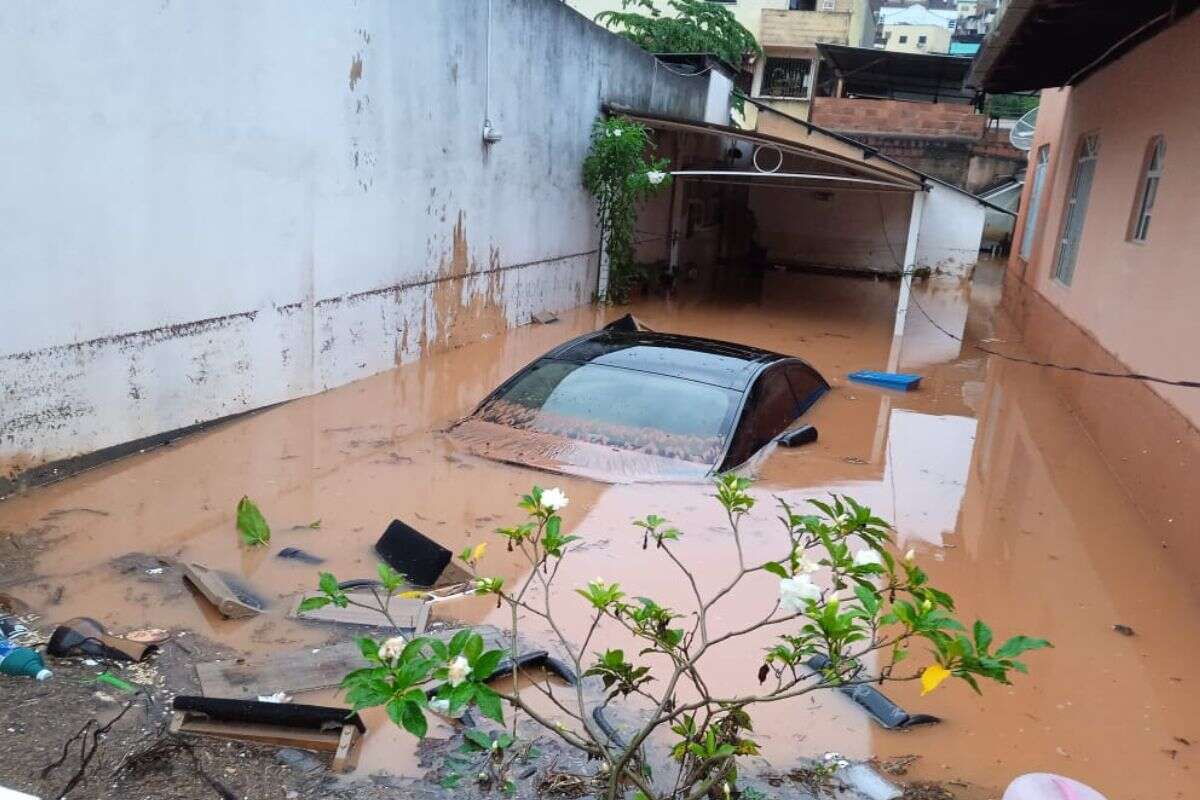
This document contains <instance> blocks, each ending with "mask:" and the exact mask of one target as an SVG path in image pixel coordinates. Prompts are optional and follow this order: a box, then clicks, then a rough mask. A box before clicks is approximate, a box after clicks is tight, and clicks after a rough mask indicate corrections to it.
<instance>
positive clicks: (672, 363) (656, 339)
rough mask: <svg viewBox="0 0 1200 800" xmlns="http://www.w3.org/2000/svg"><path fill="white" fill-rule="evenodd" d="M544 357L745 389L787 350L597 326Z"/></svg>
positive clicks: (781, 358) (783, 357)
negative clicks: (599, 328) (591, 331)
mask: <svg viewBox="0 0 1200 800" xmlns="http://www.w3.org/2000/svg"><path fill="white" fill-rule="evenodd" d="M544 357H545V358H552V359H555V360H558V361H569V362H572V363H576V364H600V365H603V366H607V367H620V368H622V369H630V370H637V371H640V372H650V373H654V374H656V375H666V376H669V377H672V378H682V379H685V380H691V381H699V382H701V383H708V384H712V385H714V386H720V387H723V388H726V389H734V390H736V391H739V392H744V391H745V390H746V389H747V388H748V387H749V386H750V384H751V383H752V382H753V381H754V378H755V376H757V375H758V373H759V372H760V371H762V369H763V367H765V366H767V365H768V364H771V363H774V362H776V361H781V360H783V359H789V358H790V357H789V356H785V355H781V354H780V353H773V352H771V351H770V350H761V349H759V348H757V347H748V346H746V345H741V344H734V343H732V342H721V341H717V340H715V339H704V338H701V337H699V336H682V335H679V334H673V333H659V332H657V331H623V330H612V329H601V330H598V331H595V332H593V333H589V334H586V335H584V336H581V337H579V338H577V339H573V340H571V341H569V342H567V343H566V344H563V345H561V346H559V347H557V348H555V349H554V350H551V351H550V352H549V353H547V354H546V355H545V356H544Z"/></svg>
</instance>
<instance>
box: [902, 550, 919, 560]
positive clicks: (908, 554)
mask: <svg viewBox="0 0 1200 800" xmlns="http://www.w3.org/2000/svg"><path fill="white" fill-rule="evenodd" d="M916 557H917V551H916V550H913V549H912V548H911V547H910V548H908V552H906V553H905V554H904V560H905V561H908V562H910V563H911V562H912V560H913V559H915V558H916Z"/></svg>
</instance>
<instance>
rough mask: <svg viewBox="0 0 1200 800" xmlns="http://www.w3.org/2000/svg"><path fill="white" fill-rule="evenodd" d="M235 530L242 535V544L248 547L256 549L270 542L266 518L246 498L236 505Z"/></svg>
mask: <svg viewBox="0 0 1200 800" xmlns="http://www.w3.org/2000/svg"><path fill="white" fill-rule="evenodd" d="M237 529H238V533H240V534H241V535H242V542H243V543H245V544H246V545H248V546H250V547H258V546H260V545H265V544H266V543H267V542H269V541H271V526H269V525H267V520H266V518H265V517H263V515H262V512H261V511H259V510H258V506H256V505H255V504H254V501H253V500H251V499H250V498H249V497H246V496H243V497H242V499H241V500H239V501H238V504H237Z"/></svg>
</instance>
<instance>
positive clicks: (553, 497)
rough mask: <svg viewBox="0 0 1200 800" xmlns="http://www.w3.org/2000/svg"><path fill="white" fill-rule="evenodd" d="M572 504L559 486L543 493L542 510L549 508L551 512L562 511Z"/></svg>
mask: <svg viewBox="0 0 1200 800" xmlns="http://www.w3.org/2000/svg"><path fill="white" fill-rule="evenodd" d="M570 502H571V501H570V500H569V499H567V495H566V494H565V493H564V492H563V490H562V489H559V488H558V487H557V486H555V487H554V488H553V489H547V490H546V491H544V492H542V508H547V509H549V510H551V511H561V510H562V509H564V508H566V507H567V504H568V503H570Z"/></svg>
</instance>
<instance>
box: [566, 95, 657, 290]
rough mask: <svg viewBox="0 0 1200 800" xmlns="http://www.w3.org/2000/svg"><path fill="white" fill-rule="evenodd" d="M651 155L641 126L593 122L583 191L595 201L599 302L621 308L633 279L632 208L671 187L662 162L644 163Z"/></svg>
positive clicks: (634, 218)
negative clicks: (602, 271) (604, 272)
mask: <svg viewBox="0 0 1200 800" xmlns="http://www.w3.org/2000/svg"><path fill="white" fill-rule="evenodd" d="M653 149H654V143H653V142H652V141H651V140H650V133H649V131H648V130H647V129H646V127H645V126H644V125H640V124H638V123H636V122H632V121H630V120H628V119H624V118H622V117H607V118H601V119H598V120H596V123H595V125H593V126H592V143H591V149H590V150H589V151H588V155H587V158H585V159H584V161H583V185H584V187H585V188H587V190H588V191H589V192H590V193H591V195H592V197H594V198H595V199H596V213H597V216H598V217H599V223H600V247H601V250H602V251H603V253H604V255H605V256H606V257H607V259H608V283H607V285H606V286H601V287H600V296H601V299H604V300H608V301H610V302H623V301H624V300H625V299H627V297H628V296H629V289H630V287H631V285H632V283H633V282H634V281H635V279H636V277H637V275H638V267H637V264H636V263H635V261H634V248H635V245H636V242H635V240H634V227H635V224H636V222H637V206H638V203H640V202H643V201H645V200H647V199H649V198H651V197H653V196H654V195H656V194H658V193H659V192H661V191H663V190H664V189H666V188H667V187H668V186H670V185H671V176H670V175H669V174H668V173H667V164H668V163H669V162H668V160H667V159H665V158H657V159H653V160H651V161H647V160H646V154H647V151H652V150H653Z"/></svg>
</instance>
